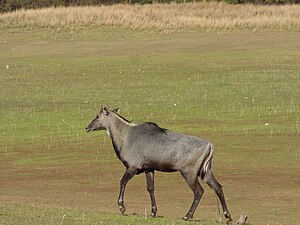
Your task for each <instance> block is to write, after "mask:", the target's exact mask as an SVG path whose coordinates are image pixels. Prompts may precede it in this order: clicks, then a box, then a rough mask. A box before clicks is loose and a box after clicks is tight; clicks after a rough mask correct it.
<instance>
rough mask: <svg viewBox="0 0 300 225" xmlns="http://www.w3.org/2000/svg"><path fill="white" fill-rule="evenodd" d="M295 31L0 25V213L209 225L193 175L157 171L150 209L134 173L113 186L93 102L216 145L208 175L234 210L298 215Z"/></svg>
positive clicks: (45, 219) (268, 219) (208, 207)
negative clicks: (190, 215) (122, 186)
mask: <svg viewBox="0 0 300 225" xmlns="http://www.w3.org/2000/svg"><path fill="white" fill-rule="evenodd" d="M299 40H300V34H299V32H296V31H285V32H282V31H279V30H276V29H275V30H274V29H273V30H272V29H271V30H261V31H257V32H250V31H245V30H235V31H232V32H224V31H223V32H221V33H219V32H215V31H213V32H202V30H201V29H199V30H197V29H195V30H193V31H183V30H180V31H173V32H172V34H163V33H161V32H157V31H155V30H152V31H151V32H149V30H145V29H135V30H130V29H127V28H124V27H116V26H114V27H109V26H97V27H95V28H94V29H90V28H85V29H81V30H79V31H77V32H70V30H68V29H67V30H61V31H60V32H58V31H57V30H55V31H53V30H51V29H49V28H32V27H31V28H21V27H6V28H5V29H2V30H0V106H1V107H0V122H1V126H0V134H1V136H0V171H1V173H0V224H120V223H122V224H144V223H145V224H146V223H147V224H199V223H200V224H205V225H206V224H207V225H213V224H217V223H218V222H215V221H219V213H218V204H217V199H216V197H215V195H214V193H213V192H212V191H211V190H210V189H209V188H208V187H207V185H205V184H203V187H204V188H205V193H204V196H203V198H202V200H201V203H200V205H199V207H198V209H197V211H196V213H195V217H194V221H192V222H184V221H181V220H180V218H181V217H182V216H184V215H185V213H186V212H187V210H188V208H189V206H190V204H191V202H192V198H193V195H192V192H191V191H190V190H189V188H188V187H187V185H186V183H185V181H184V180H183V178H182V177H181V176H180V175H179V174H177V173H170V174H166V173H156V181H155V182H156V196H157V204H158V214H159V215H160V216H163V218H158V219H151V218H148V216H145V215H149V214H150V200H149V196H148V193H147V191H146V183H145V176H144V175H139V176H137V177H135V178H134V179H133V180H132V181H130V183H129V184H128V187H127V192H126V196H125V203H126V205H127V210H128V211H127V213H128V214H129V215H128V216H124V217H123V216H119V215H118V214H119V212H118V207H117V204H116V202H117V196H118V189H119V180H120V178H121V176H122V174H123V172H124V167H123V165H122V164H121V163H120V162H119V161H118V159H117V157H116V156H115V155H114V151H113V149H112V146H111V143H110V140H109V139H108V137H107V135H106V133H104V132H103V133H99V132H98V133H91V134H90V133H85V127H86V125H87V124H88V123H89V122H90V120H91V119H92V118H93V117H94V116H95V114H96V112H97V111H98V110H99V108H100V104H107V105H108V106H111V107H115V106H120V107H121V114H122V115H123V116H125V117H126V118H128V119H130V120H131V119H132V120H133V121H134V122H135V123H138V122H143V121H153V122H156V123H158V124H159V125H161V126H162V127H166V128H169V129H173V130H175V131H178V132H182V133H187V134H192V135H196V136H201V137H204V138H206V139H209V140H211V141H212V142H213V143H214V144H215V158H214V163H213V168H214V172H215V174H216V177H217V178H218V180H219V181H220V182H221V183H222V185H223V187H224V191H225V196H226V199H227V201H228V206H229V209H230V210H231V213H232V214H233V217H234V219H238V217H239V215H240V214H241V213H242V212H246V213H247V214H248V215H249V221H250V223H251V224H272V225H273V224H274V225H277V224H278V225H279V224H293V225H294V224H299V218H298V212H299V211H300V204H299V201H300V193H299V190H298V189H299V185H300V177H299V172H300V159H299V153H300V150H299V144H300V141H299V132H300V124H299V112H300V109H299V99H300V92H299V86H300V64H299V58H300V51H299V49H300V42H299Z"/></svg>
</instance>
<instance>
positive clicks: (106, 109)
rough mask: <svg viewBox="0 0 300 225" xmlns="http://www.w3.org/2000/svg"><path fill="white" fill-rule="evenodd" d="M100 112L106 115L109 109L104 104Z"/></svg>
mask: <svg viewBox="0 0 300 225" xmlns="http://www.w3.org/2000/svg"><path fill="white" fill-rule="evenodd" d="M102 112H103V113H104V115H106V116H108V114H109V110H108V108H107V107H106V106H104V108H103V109H102Z"/></svg>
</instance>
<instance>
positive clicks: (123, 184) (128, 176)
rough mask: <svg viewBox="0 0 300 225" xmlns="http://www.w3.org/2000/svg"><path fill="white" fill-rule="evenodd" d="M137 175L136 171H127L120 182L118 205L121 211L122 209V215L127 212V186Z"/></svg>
mask: <svg viewBox="0 0 300 225" xmlns="http://www.w3.org/2000/svg"><path fill="white" fill-rule="evenodd" d="M135 174H136V170H134V169H126V171H125V173H124V175H123V177H122V179H121V181H120V194H119V198H118V205H119V209H120V211H121V214H122V215H123V214H124V212H125V210H126V208H125V205H124V193H125V188H126V184H127V182H128V181H129V180H130V179H131V178H133V177H134V175H135Z"/></svg>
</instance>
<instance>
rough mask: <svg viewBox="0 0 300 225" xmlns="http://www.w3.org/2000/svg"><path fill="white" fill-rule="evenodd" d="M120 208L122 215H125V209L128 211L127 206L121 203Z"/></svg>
mask: <svg viewBox="0 0 300 225" xmlns="http://www.w3.org/2000/svg"><path fill="white" fill-rule="evenodd" d="M119 209H120V212H121V214H122V215H124V213H125V211H126V208H125V206H124V205H119Z"/></svg>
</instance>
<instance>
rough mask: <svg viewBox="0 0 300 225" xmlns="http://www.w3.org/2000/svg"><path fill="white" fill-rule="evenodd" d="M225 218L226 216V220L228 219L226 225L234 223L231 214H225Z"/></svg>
mask: <svg viewBox="0 0 300 225" xmlns="http://www.w3.org/2000/svg"><path fill="white" fill-rule="evenodd" d="M224 216H225V218H226V219H227V222H226V224H231V222H232V218H231V215H230V214H229V213H227V212H225V213H224Z"/></svg>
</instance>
